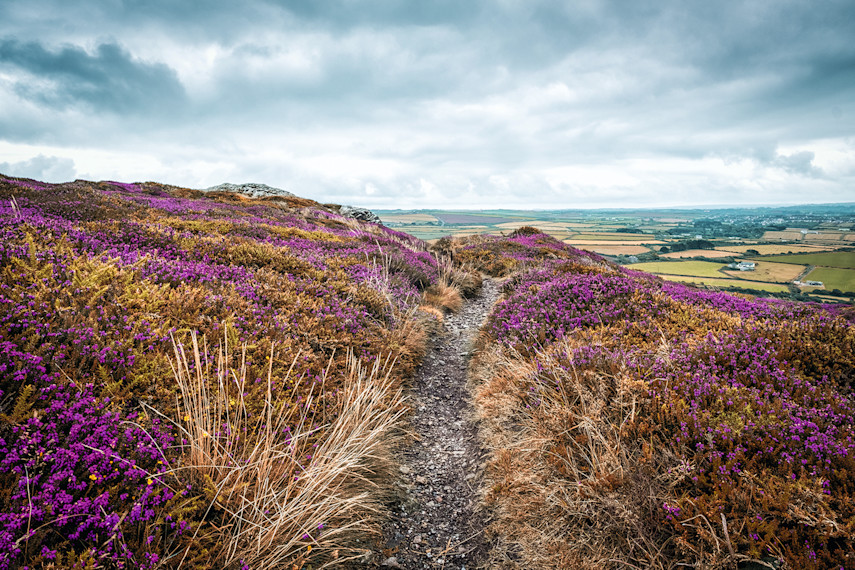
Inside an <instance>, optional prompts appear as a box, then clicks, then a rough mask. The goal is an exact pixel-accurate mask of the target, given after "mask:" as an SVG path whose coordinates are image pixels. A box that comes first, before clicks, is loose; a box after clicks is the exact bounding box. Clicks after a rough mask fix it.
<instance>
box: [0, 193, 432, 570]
mask: <svg viewBox="0 0 855 570" xmlns="http://www.w3.org/2000/svg"><path fill="white" fill-rule="evenodd" d="M439 279H440V274H439V270H438V267H437V264H436V262H435V260H434V257H433V256H432V255H431V254H430V253H429V252H427V251H426V247H425V244H424V243H422V242H420V241H419V240H415V239H414V238H411V237H409V236H407V235H405V234H400V233H396V232H393V231H390V230H388V229H386V228H384V227H382V226H379V225H374V224H365V223H361V222H359V221H356V220H353V219H349V218H346V217H343V216H341V215H339V214H337V213H336V208H335V207H330V206H323V205H321V204H318V203H316V202H313V201H311V200H305V199H301V198H297V197H293V196H282V197H279V196H274V197H267V198H263V199H251V198H249V197H247V196H244V195H240V194H235V193H230V192H207V193H203V192H199V191H194V190H188V189H183V188H176V187H170V186H166V185H161V184H156V183H144V184H122V183H115V182H99V183H91V182H85V181H76V182H73V183H67V184H58V185H53V184H44V183H39V182H36V181H33V180H22V179H10V178H0V345H2V348H0V568H2V569H5V568H17V567H21V566H24V565H26V566H29V567H30V568H46V567H54V566H56V567H71V566H74V567H80V568H83V567H86V568H89V567H142V568H153V567H159V566H162V565H166V566H170V567H171V566H175V565H178V563H179V562H182V561H183V562H182V563H183V564H184V565H185V566H189V567H192V566H204V567H234V568H238V567H251V568H262V567H264V568H271V567H275V566H277V565H280V566H285V565H287V566H288V567H291V565H296V566H297V567H299V566H300V565H303V564H309V565H312V566H314V567H317V566H318V565H321V564H324V563H339V562H341V561H342V560H344V559H346V558H347V557H348V556H351V555H358V554H360V553H361V552H362V551H364V550H365V546H364V545H365V542H364V539H365V538H366V535H370V533H372V532H377V529H378V527H377V525H376V520H375V519H376V516H375V515H376V513H377V512H378V509H379V507H378V505H379V502H380V501H382V500H383V497H384V494H385V493H386V492H387V487H388V484H389V482H390V481H391V477H389V476H388V474H389V472H390V469H392V464H391V462H390V461H391V460H390V455H389V447H390V445H391V444H392V442H393V440H394V438H393V435H394V433H395V429H393V428H395V425H396V422H397V421H398V418H399V417H400V415H401V413H402V412H403V410H404V407H403V404H402V396H401V382H402V380H404V379H405V378H406V377H407V376H408V375H410V374H411V373H412V370H413V368H414V366H415V365H416V364H417V363H418V362H419V360H420V358H421V355H422V354H423V351H424V349H425V340H426V338H425V335H426V330H428V327H429V326H430V322H431V320H432V319H433V318H434V317H431V316H430V315H429V314H428V313H426V312H424V311H419V310H418V308H419V306H420V304H421V303H422V302H423V301H422V295H421V293H422V292H423V291H425V290H428V291H431V288H432V287H435V286H437V284H438V280H439ZM429 312H430V311H429ZM433 312H434V313H435V312H436V310H433ZM360 538H361V539H363V543H362V544H363V546H362V547H358V543H357V542H356V541H357V540H358V539H360Z"/></svg>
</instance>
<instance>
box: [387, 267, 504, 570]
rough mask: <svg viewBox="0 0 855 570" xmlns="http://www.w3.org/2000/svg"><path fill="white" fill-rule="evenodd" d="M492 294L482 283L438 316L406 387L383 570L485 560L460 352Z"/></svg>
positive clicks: (477, 456) (475, 451)
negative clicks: (408, 431)
mask: <svg viewBox="0 0 855 570" xmlns="http://www.w3.org/2000/svg"><path fill="white" fill-rule="evenodd" d="M498 295H499V286H498V284H497V283H496V282H494V281H492V280H489V279H488V280H485V281H484V287H483V289H482V291H481V294H480V296H479V297H477V298H476V299H472V300H469V301H467V302H466V303H465V304H464V306H463V309H462V310H461V311H460V312H459V313H457V314H452V315H449V316H447V317H446V319H445V330H446V332H445V334H444V335H442V336H441V337H440V338H438V339H436V341H435V342H434V347H433V349H432V350H431V351H430V353H429V354H428V356H427V358H426V359H425V363H424V365H423V366H422V367H421V369H420V370H419V372H418V374H417V376H416V379H415V381H414V383H413V391H412V394H411V398H412V400H413V405H414V408H415V414H414V416H413V422H412V423H413V428H414V430H415V432H416V434H417V441H415V442H414V444H413V445H412V446H410V447H408V448H407V449H405V450H403V458H402V467H401V473H402V478H403V480H404V481H405V482H406V489H405V496H406V499H405V500H404V501H402V503H401V504H400V505H396V506H395V510H394V512H393V513H392V520H391V521H390V522H389V523H388V524H387V525H386V529H385V531H386V537H385V540H386V544H385V546H386V549H385V551H384V552H385V556H383V557H381V558H380V563H381V564H380V565H381V567H383V568H405V569H407V570H410V569H417V568H446V569H467V570H472V569H474V568H478V567H479V562H480V561H482V560H485V559H486V557H485V553H486V551H487V542H486V540H485V538H484V535H483V529H484V522H485V521H484V515H483V514H482V513H480V512H479V511H478V510H477V506H478V498H479V487H480V484H481V477H482V473H481V471H480V466H481V463H482V456H483V452H482V450H481V446H480V441H479V439H478V430H477V427H476V426H475V424H474V423H473V422H472V420H471V417H472V407H471V405H470V404H469V394H468V392H467V390H466V368H467V364H468V354H469V352H470V350H471V349H472V343H473V341H474V340H475V337H476V335H477V334H478V330H479V329H480V327H481V324H482V323H483V321H484V318H485V317H486V316H487V314H488V313H489V311H490V309H491V308H492V306H493V303H494V302H495V301H496V298H497V297H498Z"/></svg>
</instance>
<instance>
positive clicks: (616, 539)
mask: <svg viewBox="0 0 855 570" xmlns="http://www.w3.org/2000/svg"><path fill="white" fill-rule="evenodd" d="M573 348H574V347H573V346H572V345H571V341H564V342H563V343H560V344H559V345H557V346H555V347H553V348H551V349H550V350H549V351H546V352H540V353H538V354H537V356H536V359H530V358H523V357H521V356H519V355H516V354H515V353H513V352H510V351H508V350H507V349H504V350H502V349H500V348H499V347H497V346H495V345H493V346H486V347H483V348H482V350H481V352H480V354H479V355H478V356H477V357H476V359H475V361H474V363H473V368H472V376H471V382H472V389H473V390H474V392H475V404H476V411H477V414H478V417H479V419H480V425H481V430H482V437H483V438H484V440H485V443H486V445H487V446H488V447H489V448H491V449H493V450H494V453H493V455H492V458H491V460H490V461H489V462H488V466H487V477H486V483H485V486H486V496H485V500H486V503H487V505H488V506H489V507H491V508H492V510H493V512H494V522H493V523H492V525H491V528H490V529H489V530H490V532H491V533H492V534H493V535H494V537H495V538H496V541H497V544H498V548H496V549H495V551H494V553H493V559H492V560H491V562H490V564H491V567H499V568H525V569H533V568H544V569H545V568H573V569H595V568H597V569H600V568H653V569H666V568H673V567H674V564H675V560H676V558H675V557H674V555H673V554H674V547H675V545H674V544H673V543H672V541H673V539H672V537H671V536H669V535H667V534H665V533H663V532H662V531H661V530H660V529H661V527H658V525H657V524H655V522H656V521H657V520H658V519H659V518H661V509H662V505H663V503H665V502H668V501H669V500H671V499H673V497H672V493H670V490H671V489H672V488H673V486H674V485H675V484H676V483H677V482H678V481H679V480H680V478H681V477H684V476H687V474H688V473H690V472H691V469H692V466H689V465H682V464H681V463H680V460H679V459H678V455H677V454H676V453H675V452H673V451H672V450H671V449H667V448H658V449H654V448H653V447H652V446H650V445H648V443H647V442H645V441H644V439H643V438H638V437H636V436H634V435H632V434H630V433H628V428H627V426H629V425H631V424H633V423H634V421H635V420H636V417H637V415H638V414H639V412H640V408H641V405H642V404H643V402H644V401H645V400H646V398H647V388H646V384H645V383H644V382H641V381H638V380H635V379H633V377H632V376H631V375H630V374H628V373H627V372H626V371H625V370H624V369H623V367H622V364H621V363H620V362H616V361H615V362H606V361H604V362H602V363H600V364H599V365H598V366H596V367H595V369H592V368H591V367H590V366H588V367H586V368H585V369H576V368H575V367H573V366H572V365H571V366H569V367H568V366H567V362H568V356H567V355H568V354H571V353H572V349H573ZM570 360H571V362H572V359H570ZM537 363H539V364H540V366H539V367H538V366H537ZM544 378H548V379H549V381H548V382H544V381H543V379H544ZM671 504H673V503H671ZM707 523H710V521H707ZM691 524H699V525H703V524H704V521H693V522H692V523H691ZM708 526H709V532H708V534H709V537H708V538H709V540H708V541H705V543H704V544H698V545H695V546H696V547H697V548H696V554H697V556H696V557H695V559H694V560H692V561H690V562H691V564H692V567H696V568H725V567H729V566H728V564H730V563H732V562H733V557H732V556H731V557H729V556H728V551H727V548H726V545H727V539H726V536H725V533H724V531H723V529H722V528H721V525H720V524H716V521H711V524H708ZM684 560H685V559H684ZM687 562H689V561H687Z"/></svg>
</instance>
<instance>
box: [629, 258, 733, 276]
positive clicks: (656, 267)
mask: <svg viewBox="0 0 855 570" xmlns="http://www.w3.org/2000/svg"><path fill="white" fill-rule="evenodd" d="M627 267H629V268H630V269H637V270H639V271H647V272H648V273H658V274H666V275H686V276H689V277H718V278H723V279H727V277H726V276H725V275H724V274H723V273H722V272H721V271H720V270H721V269H722V268H723V267H725V266H724V265H722V264H721V263H713V262H711V261H670V262H669V261H651V262H647V263H633V264H631V265H628V266H627Z"/></svg>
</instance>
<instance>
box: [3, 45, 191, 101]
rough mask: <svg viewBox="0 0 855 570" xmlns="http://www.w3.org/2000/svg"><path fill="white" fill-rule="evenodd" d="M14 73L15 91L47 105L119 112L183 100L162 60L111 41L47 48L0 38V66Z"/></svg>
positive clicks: (178, 83)
mask: <svg viewBox="0 0 855 570" xmlns="http://www.w3.org/2000/svg"><path fill="white" fill-rule="evenodd" d="M2 68H7V69H9V68H12V69H13V70H15V71H17V72H19V75H18V78H17V80H16V81H15V85H14V89H15V91H16V92H17V93H18V94H19V95H21V96H22V97H24V98H27V99H33V100H37V101H40V102H41V103H43V104H44V105H46V106H48V107H57V108H60V109H62V108H66V107H73V106H77V105H80V104H83V105H86V106H88V107H90V108H92V109H97V110H99V111H100V110H106V111H113V112H122V113H139V112H150V111H157V112H166V113H169V112H170V111H171V110H174V109H175V108H176V107H177V106H179V105H181V104H182V103H183V102H184V91H183V88H182V86H181V83H180V82H179V81H178V78H177V76H176V75H175V72H174V71H173V70H171V69H170V68H169V67H168V66H166V65H164V64H162V63H153V64H152V63H146V62H142V61H139V60H136V59H134V58H133V57H132V56H131V54H130V53H128V52H127V51H126V50H125V49H123V48H122V47H121V46H119V45H117V44H114V43H104V44H101V45H99V46H98V47H97V48H96V49H95V50H94V53H92V54H90V53H87V52H86V51H85V50H83V49H82V48H80V47H77V46H71V45H66V46H63V47H61V48H60V49H58V50H49V49H46V48H45V47H44V46H43V45H42V44H40V43H37V42H26V43H23V42H19V41H17V40H14V39H5V40H2V41H0V69H2Z"/></svg>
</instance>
